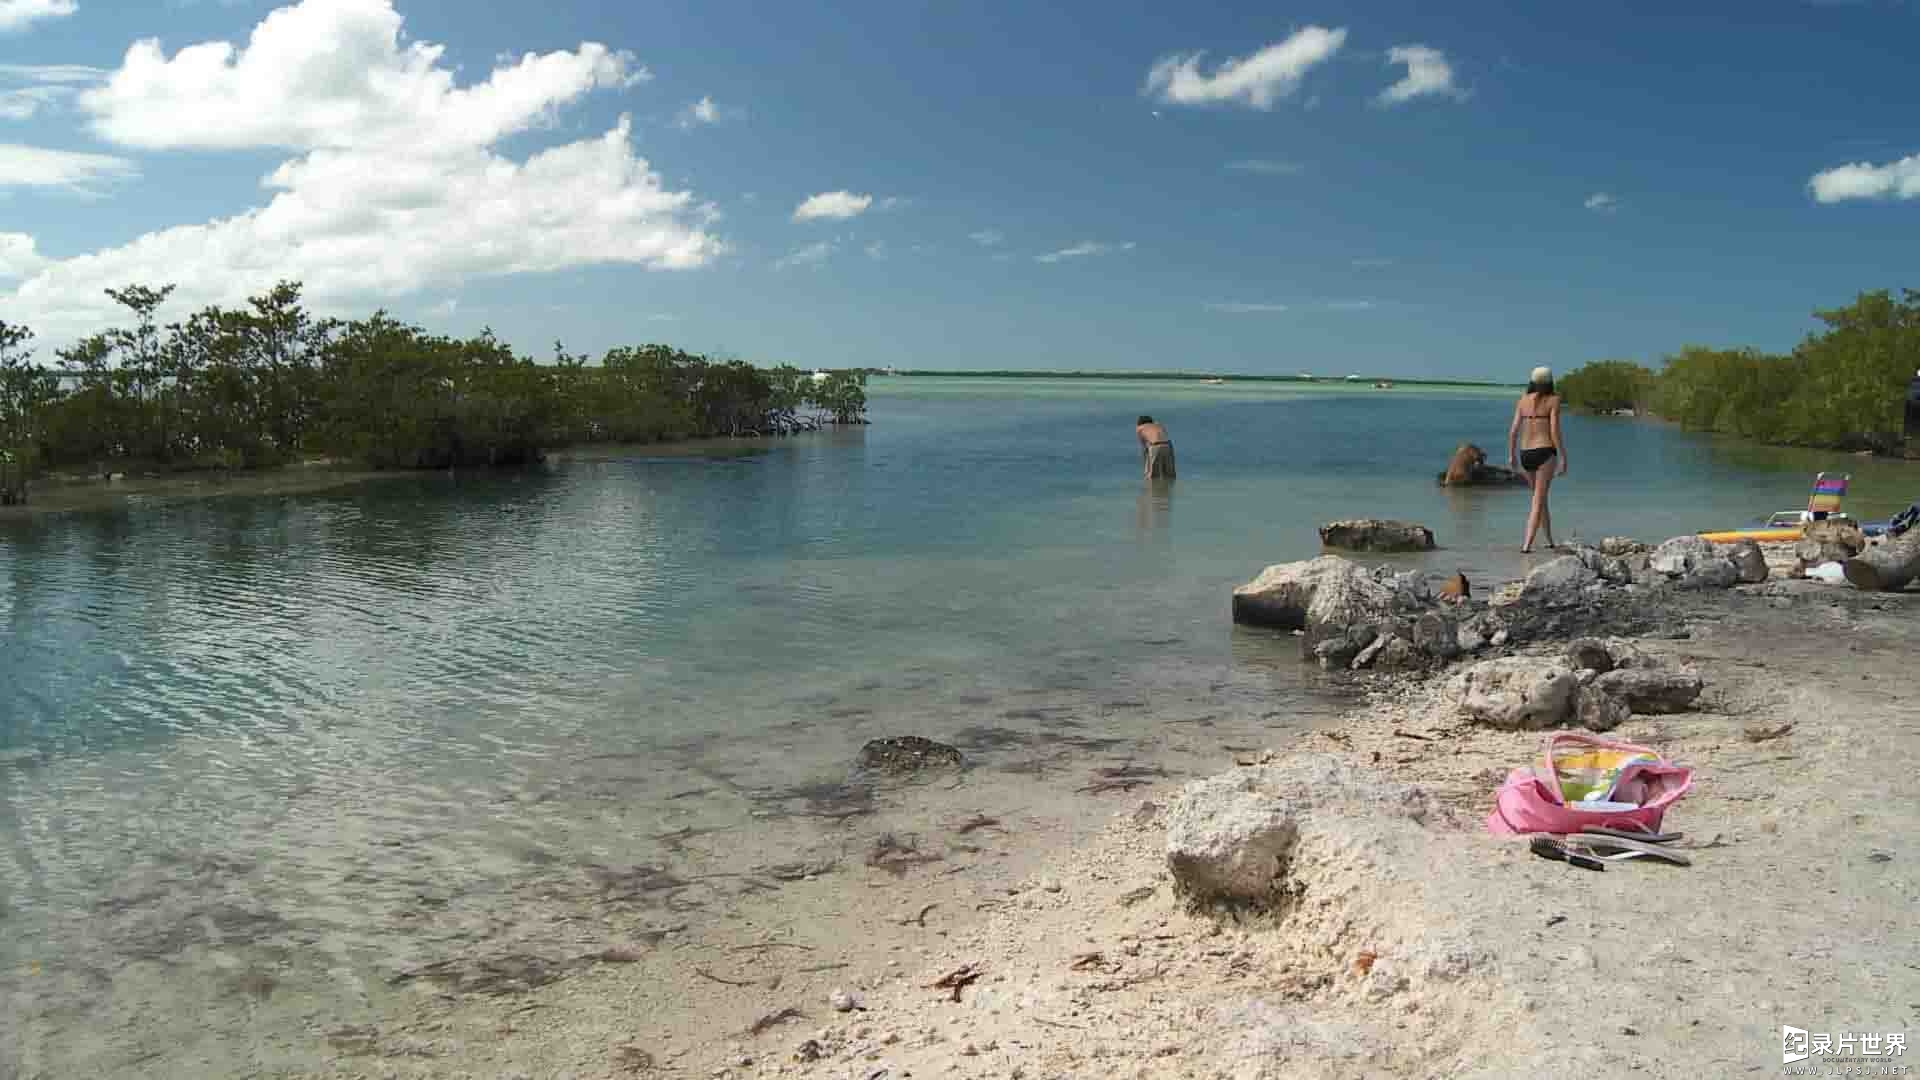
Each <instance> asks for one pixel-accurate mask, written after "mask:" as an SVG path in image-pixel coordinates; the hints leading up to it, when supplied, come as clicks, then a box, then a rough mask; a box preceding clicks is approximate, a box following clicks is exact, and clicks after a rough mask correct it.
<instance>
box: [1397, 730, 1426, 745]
mask: <svg viewBox="0 0 1920 1080" xmlns="http://www.w3.org/2000/svg"><path fill="white" fill-rule="evenodd" d="M1393 734H1394V737H1395V738H1400V739H1417V740H1419V741H1420V742H1432V741H1433V736H1431V735H1416V734H1414V733H1413V732H1411V731H1401V730H1400V729H1399V728H1394V729H1393Z"/></svg>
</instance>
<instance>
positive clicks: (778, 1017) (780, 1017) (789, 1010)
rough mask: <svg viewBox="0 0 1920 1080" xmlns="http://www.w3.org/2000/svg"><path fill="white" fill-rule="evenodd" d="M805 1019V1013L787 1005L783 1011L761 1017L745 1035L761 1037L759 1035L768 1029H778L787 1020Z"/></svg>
mask: <svg viewBox="0 0 1920 1080" xmlns="http://www.w3.org/2000/svg"><path fill="white" fill-rule="evenodd" d="M806 1018H807V1014H806V1013H803V1012H801V1011H800V1010H799V1009H796V1008H794V1007H793V1006H791V1005H789V1006H787V1007H786V1008H784V1009H779V1010H776V1011H774V1012H770V1013H768V1014H767V1015H765V1016H763V1017H761V1018H760V1019H758V1020H755V1021H754V1022H753V1026H751V1027H749V1028H747V1030H746V1034H748V1035H761V1034H764V1033H765V1032H766V1031H767V1030H768V1029H769V1028H774V1027H778V1026H779V1025H781V1024H784V1023H786V1022H787V1021H789V1020H805V1019H806Z"/></svg>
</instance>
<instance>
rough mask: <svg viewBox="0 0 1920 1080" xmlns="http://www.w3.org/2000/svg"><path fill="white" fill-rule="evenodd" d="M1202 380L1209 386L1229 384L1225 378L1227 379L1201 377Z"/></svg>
mask: <svg viewBox="0 0 1920 1080" xmlns="http://www.w3.org/2000/svg"><path fill="white" fill-rule="evenodd" d="M1200 381H1201V382H1203V383H1206V384H1207V385H1208V386H1225V385H1227V380H1225V379H1201V380H1200Z"/></svg>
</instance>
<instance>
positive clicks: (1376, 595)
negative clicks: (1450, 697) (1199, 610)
mask: <svg viewBox="0 0 1920 1080" xmlns="http://www.w3.org/2000/svg"><path fill="white" fill-rule="evenodd" d="M1392 606H1393V589H1392V588H1391V587H1390V586H1388V585H1385V584H1382V583H1381V582H1379V581H1376V580H1374V578H1373V575H1371V574H1369V573H1367V572H1366V571H1365V570H1363V569H1362V568H1361V567H1360V566H1359V565H1358V564H1357V563H1354V562H1352V561H1351V560H1348V559H1343V558H1341V557H1340V556H1338V555H1322V556H1320V557H1319V558H1317V559H1314V560H1311V561H1309V562H1295V563H1281V564H1279V565H1276V566H1269V567H1267V568H1266V569H1265V570H1263V571H1261V573H1260V576H1259V577H1257V578H1255V579H1254V580H1252V581H1250V582H1248V583H1247V584H1245V585H1242V586H1240V587H1239V588H1237V589H1235V590H1233V621H1234V622H1237V623H1247V624H1250V625H1254V626H1272V627H1277V628H1279V629H1282V630H1304V631H1306V637H1305V640H1303V641H1302V643H1301V644H1302V646H1303V647H1304V648H1305V649H1306V650H1307V651H1309V652H1311V651H1312V650H1313V649H1314V647H1315V646H1317V645H1319V644H1320V643H1321V642H1322V641H1325V640H1327V639H1328V638H1331V637H1338V636H1342V635H1344V634H1346V633H1347V630H1348V628H1349V627H1353V626H1360V625H1372V624H1374V623H1376V622H1378V621H1380V619H1382V618H1384V617H1385V616H1386V615H1387V613H1388V612H1389V610H1390V609H1391V608H1392ZM1356 651H1357V650H1356Z"/></svg>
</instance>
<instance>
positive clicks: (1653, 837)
mask: <svg viewBox="0 0 1920 1080" xmlns="http://www.w3.org/2000/svg"><path fill="white" fill-rule="evenodd" d="M1580 835H1581V836H1611V837H1614V838H1616V839H1620V840H1644V841H1646V842H1647V843H1649V844H1671V843H1672V842H1674V841H1675V840H1678V839H1680V838H1681V837H1683V836H1685V835H1687V834H1686V833H1677V832H1661V833H1656V832H1639V831H1637V830H1635V829H1610V828H1607V827H1606V826H1604V825H1589V826H1587V827H1586V828H1584V829H1581V830H1580Z"/></svg>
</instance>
